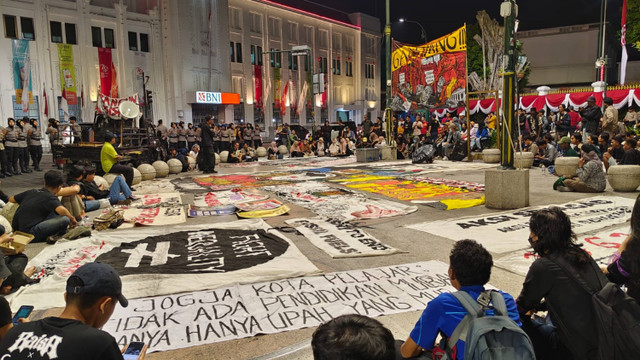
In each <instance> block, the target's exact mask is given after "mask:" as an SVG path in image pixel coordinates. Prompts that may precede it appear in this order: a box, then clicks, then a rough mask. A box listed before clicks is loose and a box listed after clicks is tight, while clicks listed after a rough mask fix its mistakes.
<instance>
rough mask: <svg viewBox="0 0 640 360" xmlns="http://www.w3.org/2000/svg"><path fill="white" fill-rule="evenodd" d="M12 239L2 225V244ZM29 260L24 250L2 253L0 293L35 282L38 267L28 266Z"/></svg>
mask: <svg viewBox="0 0 640 360" xmlns="http://www.w3.org/2000/svg"><path fill="white" fill-rule="evenodd" d="M12 241H13V236H11V234H7V233H6V230H5V228H4V226H2V225H0V244H6V243H10V242H12ZM28 262H29V258H27V255H25V254H24V252H21V253H18V254H14V255H2V254H0V284H1V285H0V294H2V295H8V294H10V293H12V292H14V291H16V290H18V289H19V288H20V287H21V286H23V285H27V284H30V283H32V282H33V281H32V280H31V276H32V275H33V274H34V273H35V272H36V267H35V266H31V267H29V268H27V263H28ZM0 332H1V330H0Z"/></svg>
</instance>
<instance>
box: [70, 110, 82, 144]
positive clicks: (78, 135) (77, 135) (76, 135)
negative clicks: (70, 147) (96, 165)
mask: <svg viewBox="0 0 640 360" xmlns="http://www.w3.org/2000/svg"><path fill="white" fill-rule="evenodd" d="M69 121H70V122H71V125H70V126H69V127H70V128H71V133H72V134H73V143H74V144H77V143H79V142H80V140H82V128H81V127H80V124H78V123H77V120H76V117H75V116H72V117H70V118H69Z"/></svg>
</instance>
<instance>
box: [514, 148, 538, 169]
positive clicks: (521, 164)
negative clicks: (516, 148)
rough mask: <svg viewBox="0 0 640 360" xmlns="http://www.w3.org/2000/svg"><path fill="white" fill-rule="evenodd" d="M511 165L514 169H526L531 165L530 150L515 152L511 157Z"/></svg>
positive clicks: (531, 155) (531, 156)
mask: <svg viewBox="0 0 640 360" xmlns="http://www.w3.org/2000/svg"><path fill="white" fill-rule="evenodd" d="M513 166H515V168H516V169H520V168H523V169H528V168H530V167H532V166H533V153H532V152H528V151H527V152H517V153H515V154H514V157H513Z"/></svg>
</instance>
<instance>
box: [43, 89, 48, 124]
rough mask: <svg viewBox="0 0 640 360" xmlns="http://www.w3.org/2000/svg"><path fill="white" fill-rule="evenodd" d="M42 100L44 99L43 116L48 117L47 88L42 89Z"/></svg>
mask: <svg viewBox="0 0 640 360" xmlns="http://www.w3.org/2000/svg"><path fill="white" fill-rule="evenodd" d="M43 85H44V84H43ZM42 101H44V117H46V118H48V117H49V102H47V89H42Z"/></svg>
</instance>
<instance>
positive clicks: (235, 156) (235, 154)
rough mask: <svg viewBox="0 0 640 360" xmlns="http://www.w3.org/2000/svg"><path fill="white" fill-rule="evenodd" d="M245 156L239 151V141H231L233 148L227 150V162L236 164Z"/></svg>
mask: <svg viewBox="0 0 640 360" xmlns="http://www.w3.org/2000/svg"><path fill="white" fill-rule="evenodd" d="M244 159H245V157H244V156H243V155H242V153H241V152H240V143H239V142H237V141H236V142H234V143H233V150H231V151H229V157H228V158H227V162H228V163H230V164H236V163H241V162H243V161H244Z"/></svg>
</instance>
